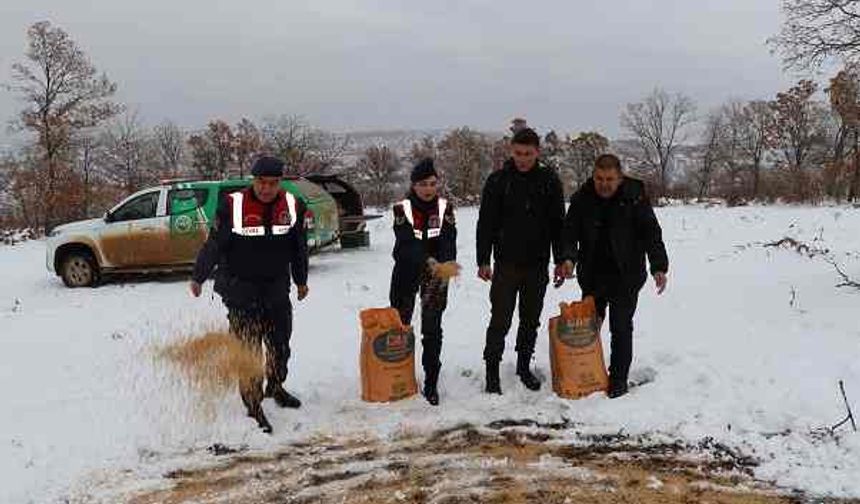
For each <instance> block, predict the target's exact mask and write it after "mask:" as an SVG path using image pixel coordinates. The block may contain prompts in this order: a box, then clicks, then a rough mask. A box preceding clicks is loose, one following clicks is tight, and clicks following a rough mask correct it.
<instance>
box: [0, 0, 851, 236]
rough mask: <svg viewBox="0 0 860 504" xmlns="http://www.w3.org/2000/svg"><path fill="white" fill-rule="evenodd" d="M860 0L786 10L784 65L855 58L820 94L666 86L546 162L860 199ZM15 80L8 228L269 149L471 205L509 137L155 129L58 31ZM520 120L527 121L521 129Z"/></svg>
mask: <svg viewBox="0 0 860 504" xmlns="http://www.w3.org/2000/svg"><path fill="white" fill-rule="evenodd" d="M858 4H860V0H839V1H835V0H785V1H784V2H783V10H784V11H785V13H786V21H785V24H784V25H783V29H782V31H781V32H780V33H779V34H778V35H777V36H775V37H774V38H773V39H771V40H770V41H769V44H771V45H772V47H773V48H774V50H775V51H776V52H778V53H780V54H781V55H782V57H783V60H784V61H785V63H786V65H787V66H788V67H794V68H800V69H815V68H819V67H820V65H821V64H822V63H823V62H825V61H830V60H834V59H839V60H841V61H843V62H844V64H843V66H842V68H841V69H840V71H839V72H838V73H837V74H836V75H834V76H832V77H831V78H829V79H827V82H826V83H825V84H824V85H823V86H822V85H819V84H818V83H816V82H815V81H813V80H807V79H804V80H800V81H798V82H797V83H796V84H795V85H794V86H792V87H791V88H789V89H786V90H781V91H778V92H775V93H774V95H773V96H772V97H769V98H766V99H759V100H740V99H732V100H728V101H727V102H726V103H724V104H722V105H720V106H719V107H716V108H714V109H713V110H706V111H699V110H698V108H697V105H696V104H695V103H694V101H693V100H692V99H691V98H689V97H687V96H685V95H683V94H680V93H670V92H668V91H666V90H663V89H659V88H658V89H654V90H653V91H651V92H650V93H648V94H647V95H645V96H643V97H642V99H641V100H639V101H637V102H634V103H629V104H627V105H626V106H625V107H623V109H622V111H621V113H620V117H619V119H620V125H621V129H622V131H623V132H624V137H623V138H622V139H621V140H617V141H610V139H608V138H607V137H606V136H605V135H604V134H602V133H601V132H599V131H584V132H577V133H572V134H565V133H562V134H559V133H557V132H555V131H549V132H546V134H545V135H544V142H543V149H542V159H543V162H544V163H545V164H546V165H548V166H550V167H551V168H553V169H555V170H556V171H557V172H558V174H559V176H560V177H561V179H562V181H563V182H564V185H565V190H566V191H567V192H568V193H569V192H571V191H573V190H575V189H576V188H577V187H578V186H579V185H580V184H581V183H583V182H584V181H585V180H586V179H587V178H588V176H589V174H590V172H591V168H592V166H593V163H594V160H595V158H596V157H597V156H598V155H600V154H602V153H604V152H610V151H611V152H614V153H616V154H618V155H619V156H620V157H621V158H622V160H623V161H624V165H625V167H626V168H627V169H628V171H629V172H630V174H632V175H634V176H637V177H640V178H642V179H643V180H645V181H646V183H647V184H648V186H649V189H650V192H651V193H652V194H653V195H654V196H655V197H656V198H660V197H675V198H685V199H686V198H700V199H701V198H713V197H716V198H723V199H725V200H726V201H728V202H729V203H730V204H742V203H744V202H747V201H777V200H781V201H790V202H806V203H816V202H820V201H822V200H825V199H828V200H835V201H843V200H848V201H855V202H856V201H858V199H860V28H857V27H855V26H854V25H855V20H856V19H860V12H858ZM835 26H836V27H841V29H835V28H833V27H835ZM858 26H860V25H858ZM11 70H12V72H11V79H10V80H9V82H7V83H6V84H4V85H3V87H4V88H5V89H6V90H7V91H9V92H11V93H13V94H14V95H16V96H17V97H18V98H19V99H20V100H21V102H22V103H23V106H22V109H21V110H20V112H19V114H18V115H17V116H16V117H15V118H13V120H12V121H11V125H12V127H13V129H15V130H17V131H19V132H23V133H26V138H27V142H26V144H25V145H24V146H22V147H19V148H15V149H13V150H10V151H9V152H5V153H2V155H0V227H2V226H6V227H10V226H21V227H31V228H33V229H37V230H42V231H44V230H49V229H51V228H52V227H53V226H55V225H57V224H59V223H62V222H65V221H68V220H73V219H79V218H85V217H92V216H97V215H100V214H101V213H103V212H104V211H105V210H106V209H107V208H109V207H110V205H112V204H113V203H115V202H116V201H118V200H119V198H121V197H123V196H126V195H128V194H131V193H133V192H135V191H137V190H139V189H141V188H144V187H147V186H149V185H152V184H155V183H157V182H158V181H159V180H161V179H165V178H175V177H201V178H223V177H227V176H244V175H247V174H248V171H249V168H250V166H251V164H252V163H253V161H254V159H255V158H256V157H257V156H259V155H261V154H274V155H277V156H279V157H281V158H283V159H284V160H286V161H287V166H288V169H289V171H290V173H291V174H293V175H303V174H307V173H336V174H340V175H342V176H344V177H345V178H347V179H348V180H349V181H351V182H352V183H354V184H355V185H356V186H357V187H358V188H359V189H360V190H361V191H362V193H363V195H364V198H365V200H366V203H367V204H371V205H385V204H388V203H389V202H391V201H392V200H393V199H395V198H398V197H400V196H401V195H402V194H403V193H404V192H405V190H406V188H407V187H408V183H407V176H406V175H407V173H408V169H409V166H410V165H411V164H412V163H414V162H417V161H418V160H420V159H422V158H425V157H431V158H434V159H435V161H436V165H437V168H438V170H439V171H440V174H441V175H442V182H443V188H444V191H445V192H446V193H447V194H448V195H449V197H451V198H453V199H454V200H456V201H457V202H458V203H459V204H474V203H477V202H478V199H479V197H480V192H481V187H482V185H483V182H484V180H485V179H486V177H487V175H488V174H489V173H490V172H492V171H493V170H496V169H499V168H500V167H501V166H502V165H503V163H504V161H505V159H506V157H507V140H508V136H505V135H502V134H487V133H483V132H479V131H476V130H474V129H471V128H469V127H459V128H454V129H452V130H450V131H448V132H446V133H445V134H442V135H438V136H427V137H425V138H422V139H420V140H419V141H417V142H415V143H414V144H413V145H412V146H411V148H410V149H408V150H406V151H405V152H404V151H395V150H393V149H392V148H389V147H388V146H386V145H374V146H370V147H367V148H364V149H363V150H362V151H360V152H354V150H352V149H350V139H349V138H348V137H347V136H345V135H338V134H333V133H330V132H326V131H323V130H321V129H319V128H316V127H314V126H313V125H312V124H310V123H309V122H307V121H306V120H304V119H303V118H301V117H297V116H292V115H288V114H283V115H276V116H272V117H267V118H263V119H262V120H259V121H256V122H255V121H252V120H250V119H247V118H243V119H241V120H239V121H238V122H237V123H235V124H230V123H229V122H227V121H224V120H221V119H213V120H212V121H210V122H209V123H208V124H206V125H205V126H203V127H201V128H199V129H197V130H194V131H186V130H183V129H182V128H180V127H179V126H178V125H177V124H176V123H174V122H172V121H169V120H166V121H164V122H162V123H160V124H157V125H155V126H153V127H148V126H145V125H144V124H143V122H142V121H141V119H140V117H139V115H138V113H137V112H136V111H134V110H130V109H129V108H128V107H126V106H124V105H123V104H121V103H118V102H117V101H116V100H115V93H116V90H117V84H116V83H114V82H112V81H111V80H110V79H109V78H108V77H107V75H105V74H104V73H100V72H99V71H98V70H97V69H96V67H95V65H94V64H93V63H92V62H91V61H90V60H89V58H88V57H87V55H86V54H85V53H84V52H83V51H82V50H81V49H80V48H79V47H78V46H77V44H76V43H75V42H74V41H73V40H72V39H71V37H70V36H69V35H68V34H67V33H66V32H65V31H64V30H63V29H62V28H60V27H57V26H54V25H52V24H51V23H50V22H46V21H45V22H39V23H36V24H34V25H32V26H31V27H30V28H29V29H28V31H27V49H26V52H25V54H24V58H23V60H22V61H20V62H18V63H15V64H14V65H12V68H11ZM524 124H525V121H524V120H522V119H517V120H515V121H514V124H513V125H512V129H516V128H518V127H523V126H524Z"/></svg>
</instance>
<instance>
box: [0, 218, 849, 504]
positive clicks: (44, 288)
mask: <svg viewBox="0 0 860 504" xmlns="http://www.w3.org/2000/svg"><path fill="white" fill-rule="evenodd" d="M476 213H477V212H476V211H475V210H474V209H462V210H460V212H459V227H460V239H459V244H460V254H461V255H460V262H461V263H462V264H463V265H464V266H465V267H464V275H463V277H462V278H460V279H458V280H457V281H456V282H455V283H454V284H453V285H452V288H451V293H450V303H449V309H448V311H447V312H446V315H445V319H444V327H445V329H446V333H445V343H444V346H443V372H442V378H441V385H440V387H441V400H442V404H441V406H440V407H438V408H433V407H431V406H429V405H427V404H426V403H425V402H424V401H423V400H422V399H421V398H420V397H416V398H414V399H410V400H406V401H402V402H400V403H397V404H391V405H369V404H364V403H362V402H361V401H360V400H359V381H358V350H359V334H358V321H357V313H358V311H359V310H360V309H362V308H366V307H371V306H384V305H385V304H386V302H387V301H386V300H387V293H388V282H389V272H390V267H391V259H390V251H391V245H392V238H393V237H392V236H391V232H390V230H389V226H390V221H388V220H382V221H377V222H375V223H373V224H372V230H371V233H372V241H373V245H372V247H371V248H370V250H363V251H357V252H339V251H335V252H331V253H326V254H323V255H320V256H316V257H314V258H312V259H311V265H312V267H311V277H310V287H311V294H310V297H309V298H308V299H307V300H306V301H305V302H303V303H296V313H295V331H294V334H293V340H292V341H293V352H294V354H293V355H294V357H293V359H292V360H291V366H290V369H291V375H290V378H289V380H288V382H287V387H288V389H290V390H291V391H293V392H295V393H296V394H297V395H298V396H299V397H300V398H302V399H303V401H304V406H303V408H302V409H301V410H299V411H285V410H279V409H276V407H275V406H274V405H273V404H272V403H271V402H269V401H267V402H266V403H265V407H266V410H267V414H268V416H269V419H270V420H271V421H272V424H273V425H274V428H275V433H274V435H272V436H267V435H265V434H262V433H260V432H259V431H258V430H257V429H256V427H255V425H254V423H253V421H251V420H250V419H247V418H246V417H245V416H244V411H243V407H242V406H241V403H240V401H239V398H238V394H237V395H236V396H235V397H234V396H232V395H231V396H229V397H227V398H225V400H223V401H222V402H220V403H218V404H217V405H216V407H215V411H214V412H211V411H210V412H206V411H205V408H203V407H201V405H200V404H199V398H197V397H196V396H195V395H194V394H193V393H192V392H190V391H189V390H187V389H186V388H185V387H184V386H183V385H182V383H181V382H180V381H178V380H176V376H175V374H174V373H173V371H172V370H170V369H166V368H164V367H163V366H161V365H159V364H158V361H157V360H155V359H153V349H154V348H156V347H157V346H158V345H160V344H163V343H165V342H168V341H171V340H174V339H176V338H178V337H181V336H183V335H186V334H189V333H193V332H195V331H197V330H199V329H201V328H204V327H211V326H212V325H217V324H221V323H222V320H223V317H224V310H223V308H222V307H221V304H220V302H219V300H218V298H217V297H215V298H213V297H212V296H211V295H210V293H211V284H209V285H207V288H206V291H205V292H206V294H205V296H204V297H202V298H200V299H193V298H191V297H190V295H189V294H188V291H187V288H186V283H185V281H184V280H177V279H161V280H155V281H134V282H131V283H125V284H119V283H110V284H108V285H104V286H102V287H99V288H97V289H93V290H69V289H66V288H65V287H63V286H62V283H61V282H60V280H59V279H58V278H55V277H53V276H51V275H49V274H48V272H47V271H46V270H45V267H44V244H43V243H42V242H38V241H34V242H26V243H23V244H18V245H14V246H0V278H2V283H0V327H2V329H0V502H4V503H5V502H13V503H17V502H39V503H41V502H58V501H62V500H63V499H68V500H70V501H72V502H89V501H91V500H95V501H105V502H115V501H116V500H117V497H116V494H115V493H114V492H116V491H118V489H134V488H144V487H149V486H153V485H154V486H158V485H163V484H164V483H163V481H162V480H161V476H162V475H163V474H164V473H165V471H168V470H170V469H174V468H179V467H189V466H195V465H198V464H203V463H206V462H209V461H211V460H212V455H211V454H210V453H208V452H207V450H206V447H208V446H210V445H213V444H214V443H220V444H223V445H228V446H245V447H247V448H248V449H249V450H251V451H269V450H275V449H277V448H278V447H281V446H283V445H284V444H286V443H288V442H290V441H295V440H297V439H303V438H307V437H309V436H312V435H318V434H321V433H322V434H325V435H339V434H344V435H347V434H356V433H358V434H369V435H372V436H379V437H381V438H385V437H388V436H396V435H399V434H402V433H403V432H421V431H423V430H429V429H435V428H439V427H443V426H448V425H454V424H457V423H461V422H472V423H475V424H486V423H487V422H490V421H492V420H495V419H502V418H533V419H536V420H539V421H546V422H552V421H558V420H559V419H561V418H562V417H564V418H566V419H569V420H570V421H572V422H576V423H577V424H579V425H581V426H582V427H581V428H578V430H580V431H582V432H589V433H617V432H618V431H619V430H622V429H623V432H625V433H628V434H633V435H635V434H642V433H653V434H654V435H655V436H661V437H669V438H678V439H681V440H686V441H692V442H696V441H700V440H701V439H703V438H705V437H712V438H714V439H716V440H717V441H720V442H722V443H725V444H728V445H730V446H733V447H736V448H738V449H739V450H741V451H743V452H744V453H747V454H749V455H752V456H754V457H756V458H757V459H758V460H759V461H760V465H759V466H758V467H757V469H756V476H757V477H759V478H762V479H768V480H775V481H776V482H777V483H778V484H779V485H783V486H786V487H797V488H801V489H804V490H806V491H808V492H811V493H816V494H830V495H839V496H855V497H856V496H860V477H858V475H860V433H858V434H854V433H852V432H850V427H845V426H843V427H842V428H841V429H840V430H839V433H840V436H839V437H838V439H834V438H832V437H828V436H824V437H820V436H816V435H813V434H812V431H813V430H815V429H818V428H821V427H825V426H829V425H833V424H835V423H836V422H838V421H839V420H841V419H842V418H843V417H844V416H845V407H844V405H843V402H842V398H841V396H840V395H839V393H838V388H837V381H838V380H840V379H842V380H844V381H845V384H846V389H847V393H848V396H849V400H853V406H854V408H855V410H860V317H858V310H860V290H854V289H849V288H837V287H836V284H837V283H839V282H840V278H839V277H838V275H837V274H836V272H835V270H834V268H833V266H831V265H830V264H829V263H828V262H827V261H826V260H825V258H824V257H816V258H813V259H810V258H808V257H804V256H802V255H800V254H798V253H796V252H795V251H793V250H788V249H782V248H766V247H764V246H763V242H770V241H775V240H778V239H780V238H782V237H784V236H791V237H794V238H797V239H799V240H801V241H804V242H808V243H810V244H811V245H814V246H815V247H818V248H822V249H824V248H826V249H829V250H830V256H831V257H832V258H833V259H835V260H836V261H837V262H838V263H839V264H840V265H841V266H842V267H843V269H844V270H845V271H846V272H847V273H848V274H849V275H851V276H853V277H854V278H855V279H860V210H858V209H851V208H844V207H831V208H782V207H775V208H774V207H771V208H768V207H747V208H736V209H726V208H711V209H705V208H698V207H671V208H665V209H661V210H659V211H658V215H659V217H660V219H661V222H662V224H663V228H664V237H665V241H666V244H667V248H668V250H669V255H670V260H671V263H672V268H671V269H672V271H671V273H670V283H669V289H668V291H667V292H666V293H665V294H664V295H663V296H660V297H658V296H657V295H656V294H655V293H654V291H653V285H652V284H650V283H649V284H648V285H647V286H646V288H645V289H644V290H643V291H642V295H641V297H640V305H639V306H640V307H639V310H638V313H637V319H636V334H635V343H634V344H635V360H634V364H633V373H634V375H635V374H636V373H643V372H646V371H647V372H650V371H651V370H654V371H656V379H655V381H654V382H653V383H650V384H647V385H645V386H642V387H640V388H636V389H634V390H633V391H632V392H631V393H630V394H629V395H628V396H625V397H624V398H621V399H618V400H613V401H610V400H607V399H606V398H605V397H603V396H602V395H600V394H597V395H594V396H592V397H589V398H587V399H584V400H580V401H567V400H562V399H559V398H557V397H555V396H554V395H553V394H552V392H551V390H550V387H549V386H548V383H545V384H544V387H543V388H542V389H541V391H540V392H538V393H531V392H528V391H526V390H525V389H524V388H523V387H522V386H521V385H520V384H519V382H518V381H517V380H516V377H515V376H514V367H513V363H514V355H513V339H514V338H513V336H514V335H513V334H512V335H511V336H510V337H509V344H508V346H507V352H508V353H506V355H505V362H504V364H503V378H502V380H503V381H502V386H503V390H504V391H505V394H504V396H502V397H491V396H488V395H486V394H483V393H482V391H481V390H482V387H483V363H482V361H481V349H482V346H483V339H484V330H485V327H486V323H487V321H488V317H489V301H488V293H489V286H488V285H486V284H483V283H482V282H480V281H479V280H478V279H477V278H475V267H474V224H475V219H476ZM578 295H579V292H578V290H577V288H575V287H574V286H572V285H566V286H565V287H563V288H562V289H560V290H553V289H550V292H549V294H548V295H547V299H546V305H545V306H546V308H545V310H544V315H543V320H544V321H546V319H547V318H549V317H550V316H551V315H552V314H553V313H554V312H556V311H557V308H556V306H557V303H558V302H559V301H561V300H570V299H572V298H577V297H578ZM607 343H608V338H604V344H605V345H606V344H607ZM537 367H538V368H539V370H540V371H541V373H542V375H543V376H544V379H545V380H546V379H547V378H548V376H547V375H548V372H549V358H548V345H547V337H546V329H545V326H544V327H542V329H541V333H540V337H539V339H538V353H537Z"/></svg>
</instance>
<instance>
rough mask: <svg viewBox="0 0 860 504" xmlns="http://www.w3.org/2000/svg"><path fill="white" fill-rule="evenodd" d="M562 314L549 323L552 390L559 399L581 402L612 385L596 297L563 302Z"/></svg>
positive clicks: (560, 305) (561, 305) (561, 306)
mask: <svg viewBox="0 0 860 504" xmlns="http://www.w3.org/2000/svg"><path fill="white" fill-rule="evenodd" d="M559 308H561V315H559V316H558V317H553V318H551V319H550V321H549V359H550V366H551V367H552V389H553V391H554V392H555V393H556V394H558V396H559V397H564V398H567V399H579V398H581V397H585V396H587V395H588V394H591V393H593V392H600V391H605V390H606V388H607V387H608V386H609V377H608V376H607V374H606V365H605V363H604V360H603V346H602V345H601V342H600V325H599V324H598V321H597V313H596V310H595V308H594V298H592V297H591V296H588V297H586V298H585V299H584V300H582V301H579V302H574V303H560V304H559Z"/></svg>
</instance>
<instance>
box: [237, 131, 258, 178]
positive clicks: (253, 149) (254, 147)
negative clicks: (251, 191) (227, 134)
mask: <svg viewBox="0 0 860 504" xmlns="http://www.w3.org/2000/svg"><path fill="white" fill-rule="evenodd" d="M233 141H234V150H235V157H236V164H237V165H239V176H240V177H242V176H244V175H245V172H250V170H251V165H252V164H253V162H254V159H255V158H256V157H257V156H259V155H260V153H261V151H262V150H263V135H262V134H261V133H260V130H259V128H257V126H256V125H255V124H254V123H253V122H251V121H250V120H249V119H245V118H242V120H241V121H239V123H238V124H236V133H235V135H234V137H233Z"/></svg>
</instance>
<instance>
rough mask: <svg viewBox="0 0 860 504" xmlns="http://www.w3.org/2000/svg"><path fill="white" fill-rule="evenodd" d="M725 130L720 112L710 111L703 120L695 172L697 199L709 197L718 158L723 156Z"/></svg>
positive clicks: (723, 119)
mask: <svg viewBox="0 0 860 504" xmlns="http://www.w3.org/2000/svg"><path fill="white" fill-rule="evenodd" d="M724 129H725V117H724V116H723V113H722V111H721V110H712V111H711V112H710V113H709V114H708V117H707V118H706V119H705V129H704V131H703V133H702V145H701V157H700V159H699V169H698V170H697V171H696V173H695V175H694V177H695V183H696V193H697V196H698V198H699V199H702V198H705V197H708V196H710V191H711V184H712V183H713V181H714V174H715V172H716V171H717V167H718V165H719V161H720V158H721V157H722V156H723V153H722V151H721V148H722V141H721V140H722V137H723V130H724Z"/></svg>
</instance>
